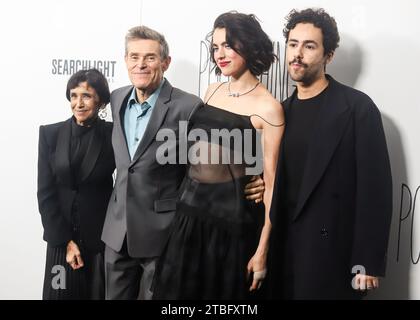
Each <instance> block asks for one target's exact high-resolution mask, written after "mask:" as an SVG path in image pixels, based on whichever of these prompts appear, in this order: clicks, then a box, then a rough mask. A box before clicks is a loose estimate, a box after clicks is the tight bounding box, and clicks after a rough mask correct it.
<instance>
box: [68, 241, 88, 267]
mask: <svg viewBox="0 0 420 320" xmlns="http://www.w3.org/2000/svg"><path fill="white" fill-rule="evenodd" d="M66 261H67V263H68V264H70V266H71V267H72V268H73V270H77V269H80V268H81V267H83V266H84V263H83V259H82V256H81V254H80V250H79V247H78V246H77V244H76V243H75V242H74V241H73V240H70V241H69V243H68V244H67V254H66Z"/></svg>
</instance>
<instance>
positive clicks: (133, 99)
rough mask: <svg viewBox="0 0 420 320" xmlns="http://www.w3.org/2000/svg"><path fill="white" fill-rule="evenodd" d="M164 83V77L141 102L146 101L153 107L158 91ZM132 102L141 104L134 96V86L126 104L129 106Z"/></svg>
mask: <svg viewBox="0 0 420 320" xmlns="http://www.w3.org/2000/svg"><path fill="white" fill-rule="evenodd" d="M164 83H165V78H163V79H162V81H161V82H160V84H159V87H158V88H157V89H156V90H155V91H154V92H153V93H152V94H151V95H150V97H149V98H147V99H146V100H145V101H144V102H143V103H146V102H147V104H149V105H150V107H151V108H153V107H154V106H155V104H156V101H157V99H158V97H159V94H160V91H161V90H162V87H163V84H164ZM134 104H139V105H142V104H141V103H140V102H139V101H138V100H137V97H136V88H135V87H134V88H133V90H132V91H131V94H130V97H129V98H128V106H129V107H130V108H131V106H133V105H134Z"/></svg>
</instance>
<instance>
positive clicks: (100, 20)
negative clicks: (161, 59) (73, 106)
mask: <svg viewBox="0 0 420 320" xmlns="http://www.w3.org/2000/svg"><path fill="white" fill-rule="evenodd" d="M306 7H324V8H325V9H326V10H327V11H328V12H329V13H330V14H331V15H332V16H334V17H335V18H336V20H337V23H338V28H339V31H340V34H341V43H340V48H339V49H338V50H337V53H336V57H335V60H334V62H333V63H332V65H331V66H330V67H329V68H328V69H327V71H328V72H329V73H331V74H332V75H333V76H334V77H335V78H336V79H338V80H340V81H342V82H344V83H346V84H349V85H351V86H354V87H355V88H358V89H360V90H362V91H364V92H366V93H367V94H368V95H370V97H371V98H372V99H373V100H374V101H375V102H376V104H377V105H378V107H379V108H380V110H381V112H382V117H383V122H384V127H385V131H386V136H387V141H388V147H389V151H390V155H391V162H392V171H393V179H394V215H393V224H392V228H391V237H390V245H389V253H388V272H387V277H386V279H384V280H383V281H382V283H381V288H380V289H379V290H378V291H377V292H376V293H375V294H374V295H372V296H371V297H372V298H383V299H390V298H393V299H420V266H419V265H418V264H417V262H418V261H416V260H417V258H418V256H419V253H420V220H419V216H418V215H417V217H415V212H416V211H418V207H419V206H420V195H419V196H418V197H417V198H418V199H415V195H416V189H417V188H419V187H420V150H419V143H418V138H419V136H420V135H419V133H420V129H419V127H418V119H420V112H419V109H418V108H419V107H420V97H419V95H418V91H417V90H418V85H419V81H418V75H419V73H420V68H419V66H418V63H417V61H418V57H419V56H420V28H419V27H418V25H416V19H418V16H417V15H418V12H420V3H419V2H418V1H415V0H401V1H399V2H395V1H390V0H371V1H369V2H368V3H367V1H362V0H353V1H351V3H350V1H348V2H343V1H337V0H336V1H334V0H324V1H322V0H312V1H310V0H295V1H293V2H286V1H282V2H278V3H275V2H273V1H271V0H259V1H255V0H241V1H239V0H229V1H222V0H213V1H208V2H202V1H194V2H191V1H190V0H178V1H163V0H153V1H148V0H143V1H141V0H124V1H113V0H91V1H82V0H72V1H68V2H58V1H53V0H41V1H37V2H32V1H29V0H16V1H14V2H10V3H6V2H2V3H1V4H0V40H1V42H2V46H1V47H2V51H1V55H0V70H1V78H0V79H1V80H0V81H1V88H2V89H1V90H0V111H1V113H0V114H1V115H2V121H1V123H2V124H1V126H0V142H1V148H2V156H1V157H0V166H1V172H2V173H1V182H2V184H1V187H0V188H1V189H0V190H1V193H0V194H1V201H0V240H1V242H0V243H1V249H2V250H1V251H2V253H1V255H0V299H40V297H41V291H42V280H43V272H44V263H45V261H44V260H45V247H46V246H45V243H44V242H43V241H42V226H41V221H40V217H39V213H38V209H37V201H36V164H37V145H38V127H39V125H41V124H47V123H53V122H58V121H61V120H64V119H66V118H68V117H70V115H71V113H70V107H69V103H68V102H67V100H66V98H65V86H66V83H67V79H68V78H69V76H70V73H71V70H70V69H69V67H71V65H72V64H74V63H76V62H75V61H83V63H85V64H86V63H91V66H93V65H94V64H95V63H96V64H97V65H98V66H109V68H108V69H106V70H104V71H105V73H106V74H107V77H108V79H109V82H110V86H111V89H115V88H117V87H119V86H122V85H125V84H128V77H127V75H126V71H125V67H124V60H123V55H124V36H125V33H126V31H127V30H128V29H129V28H130V27H132V26H135V25H138V24H140V23H143V24H145V25H148V26H149V27H152V28H154V29H156V30H158V31H160V32H162V33H163V34H164V35H165V36H166V38H167V40H168V42H169V46H170V51H171V55H172V64H171V66H170V68H169V70H168V72H167V73H166V77H167V78H168V79H169V81H170V82H171V83H172V84H173V85H175V86H177V87H180V88H182V89H184V90H186V91H189V92H191V93H195V94H197V92H198V70H199V58H200V53H199V50H200V41H201V40H202V39H203V38H204V37H205V35H206V34H207V33H208V32H209V31H210V30H211V27H212V23H213V21H214V19H215V18H216V17H217V16H218V15H219V14H220V13H222V12H225V11H228V10H238V11H241V12H245V13H255V14H256V15H257V16H258V18H259V19H260V20H261V23H262V26H263V28H264V30H265V31H266V32H267V33H268V34H269V35H270V36H271V38H272V40H278V41H281V42H283V37H282V32H281V31H282V28H283V25H284V17H285V16H286V15H287V13H288V12H289V11H290V9H292V8H299V9H302V8H306ZM58 66H60V68H58ZM403 185H405V187H404V188H403V187H402V186H403ZM419 193H420V192H419ZM410 194H411V198H410ZM415 200H417V201H415ZM416 202H417V205H416ZM400 215H401V217H402V218H405V217H406V218H405V219H400ZM413 219H414V220H413ZM400 220H402V222H401V223H400ZM398 245H399V246H398ZM398 249H399V251H398ZM398 254H399V255H398ZM397 259H398V261H397Z"/></svg>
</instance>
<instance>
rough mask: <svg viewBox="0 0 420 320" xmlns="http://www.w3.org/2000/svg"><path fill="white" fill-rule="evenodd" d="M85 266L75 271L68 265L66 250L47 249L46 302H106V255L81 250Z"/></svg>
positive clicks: (60, 248)
mask: <svg viewBox="0 0 420 320" xmlns="http://www.w3.org/2000/svg"><path fill="white" fill-rule="evenodd" d="M81 255H82V259H83V262H84V266H83V267H82V268H80V269H78V270H73V269H72V268H71V266H70V265H69V264H68V263H67V262H66V248H65V247H51V246H49V245H48V246H47V259H46V263H45V277H44V288H43V293H42V299H43V300H103V299H104V298H105V272H104V255H103V253H101V252H100V253H90V252H89V251H87V250H81Z"/></svg>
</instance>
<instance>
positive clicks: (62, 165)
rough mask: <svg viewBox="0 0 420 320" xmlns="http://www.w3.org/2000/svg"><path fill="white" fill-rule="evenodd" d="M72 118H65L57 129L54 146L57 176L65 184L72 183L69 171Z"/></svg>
mask: <svg viewBox="0 0 420 320" xmlns="http://www.w3.org/2000/svg"><path fill="white" fill-rule="evenodd" d="M71 122H72V118H70V119H68V120H66V121H65V122H64V123H63V125H62V126H61V127H60V129H59V130H58V137H57V145H56V148H55V167H56V172H57V177H58V178H59V180H60V181H61V182H62V183H63V184H64V185H67V186H72V185H73V181H72V180H73V179H72V176H71V172H70V138H71Z"/></svg>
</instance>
